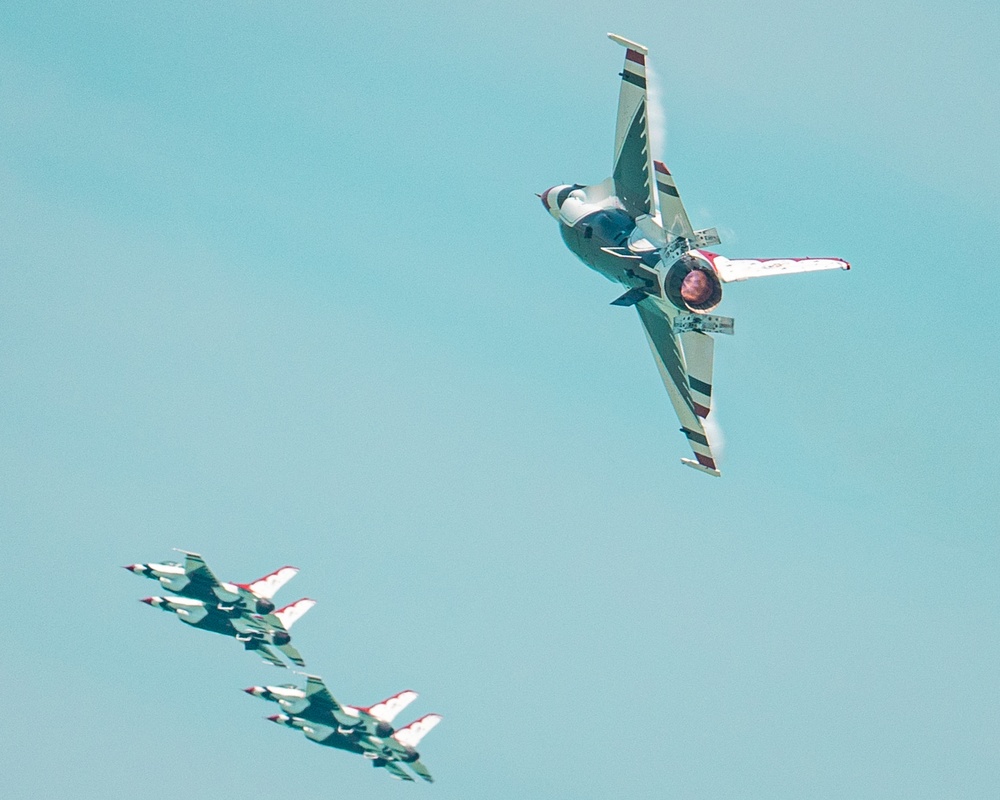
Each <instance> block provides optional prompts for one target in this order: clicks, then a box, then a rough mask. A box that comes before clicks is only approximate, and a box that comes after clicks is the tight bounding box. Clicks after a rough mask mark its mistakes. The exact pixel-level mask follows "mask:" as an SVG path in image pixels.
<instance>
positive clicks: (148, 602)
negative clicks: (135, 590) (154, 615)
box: [139, 597, 156, 606]
mask: <svg viewBox="0 0 1000 800" xmlns="http://www.w3.org/2000/svg"><path fill="white" fill-rule="evenodd" d="M139 602H140V603H145V604H146V605H147V606H154V605H156V598H155V597H144V598H142V600H140V601H139Z"/></svg>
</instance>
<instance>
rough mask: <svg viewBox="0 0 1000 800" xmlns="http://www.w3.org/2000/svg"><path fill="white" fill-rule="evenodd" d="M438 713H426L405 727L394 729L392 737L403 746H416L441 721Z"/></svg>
mask: <svg viewBox="0 0 1000 800" xmlns="http://www.w3.org/2000/svg"><path fill="white" fill-rule="evenodd" d="M441 719H442V717H441V715H440V714H427V715H426V716H423V717H421V718H420V719H418V720H416V721H415V722H411V723H410V724H409V725H407V726H406V727H405V728H400V729H399V730H398V731H396V732H395V733H394V734H393V735H392V738H393V739H395V740H396V741H397V742H399V743H400V744H401V745H404V746H405V747H416V746H417V744H418V743H419V742H420V740H421V739H423V738H424V737H425V736H426V735H427V734H428V733H430V732H431V731H432V730H434V727H435V726H436V725H437V724H438V723H439V722H440V721H441Z"/></svg>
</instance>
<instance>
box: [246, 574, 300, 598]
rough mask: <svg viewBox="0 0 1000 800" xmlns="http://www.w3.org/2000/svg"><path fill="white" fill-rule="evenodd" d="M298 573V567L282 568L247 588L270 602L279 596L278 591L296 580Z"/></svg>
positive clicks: (248, 585)
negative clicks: (293, 579) (292, 580)
mask: <svg viewBox="0 0 1000 800" xmlns="http://www.w3.org/2000/svg"><path fill="white" fill-rule="evenodd" d="M298 572H299V568H298V567H282V568H281V569H276V570H275V571H274V572H271V573H269V574H267V575H265V576H264V577H263V578H258V579H257V580H255V581H254V582H253V583H249V584H247V588H248V589H249V590H250V591H251V592H253V593H254V594H255V595H256V596H257V597H263V598H264V599H265V600H270V599H271V598H272V597H274V595H275V594H277V592H278V589H280V588H281V587H282V586H284V585H285V584H286V583H288V582H289V581H290V580H291V579H292V578H294V577H295V576H296V575H297V574H298Z"/></svg>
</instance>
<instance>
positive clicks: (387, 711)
mask: <svg viewBox="0 0 1000 800" xmlns="http://www.w3.org/2000/svg"><path fill="white" fill-rule="evenodd" d="M417 697H418V695H417V693H416V692H414V691H413V690H412V689H406V690H405V691H402V692H400V693H399V694H394V695H393V696H392V697H389V698H386V699H385V700H383V701H382V702H381V703H376V704H375V705H373V706H371V708H368V709H366V711H367V712H368V713H369V714H371V715H372V716H373V717H375V719H380V720H382V722H392V721H393V720H394V719H395V718H396V716H397V715H398V714H399V712H400V711H402V710H403V709H404V708H406V707H407V706H408V705H409V704H410V703H412V702H413V701H414V700H416V699H417Z"/></svg>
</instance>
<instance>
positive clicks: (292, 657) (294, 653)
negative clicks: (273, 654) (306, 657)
mask: <svg viewBox="0 0 1000 800" xmlns="http://www.w3.org/2000/svg"><path fill="white" fill-rule="evenodd" d="M277 647H278V649H279V650H280V651H281V652H282V653H284V654H285V655H286V656H287V657H288V660H289V661H291V662H292V663H293V664H294V665H295V666H297V667H304V666H305V665H306V662H305V661H303V660H302V654H301V653H300V652H299V651H298V650H296V649H295V646H294V645H292V644H291V643H290V642H287V643H285V644H279V645H277Z"/></svg>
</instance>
